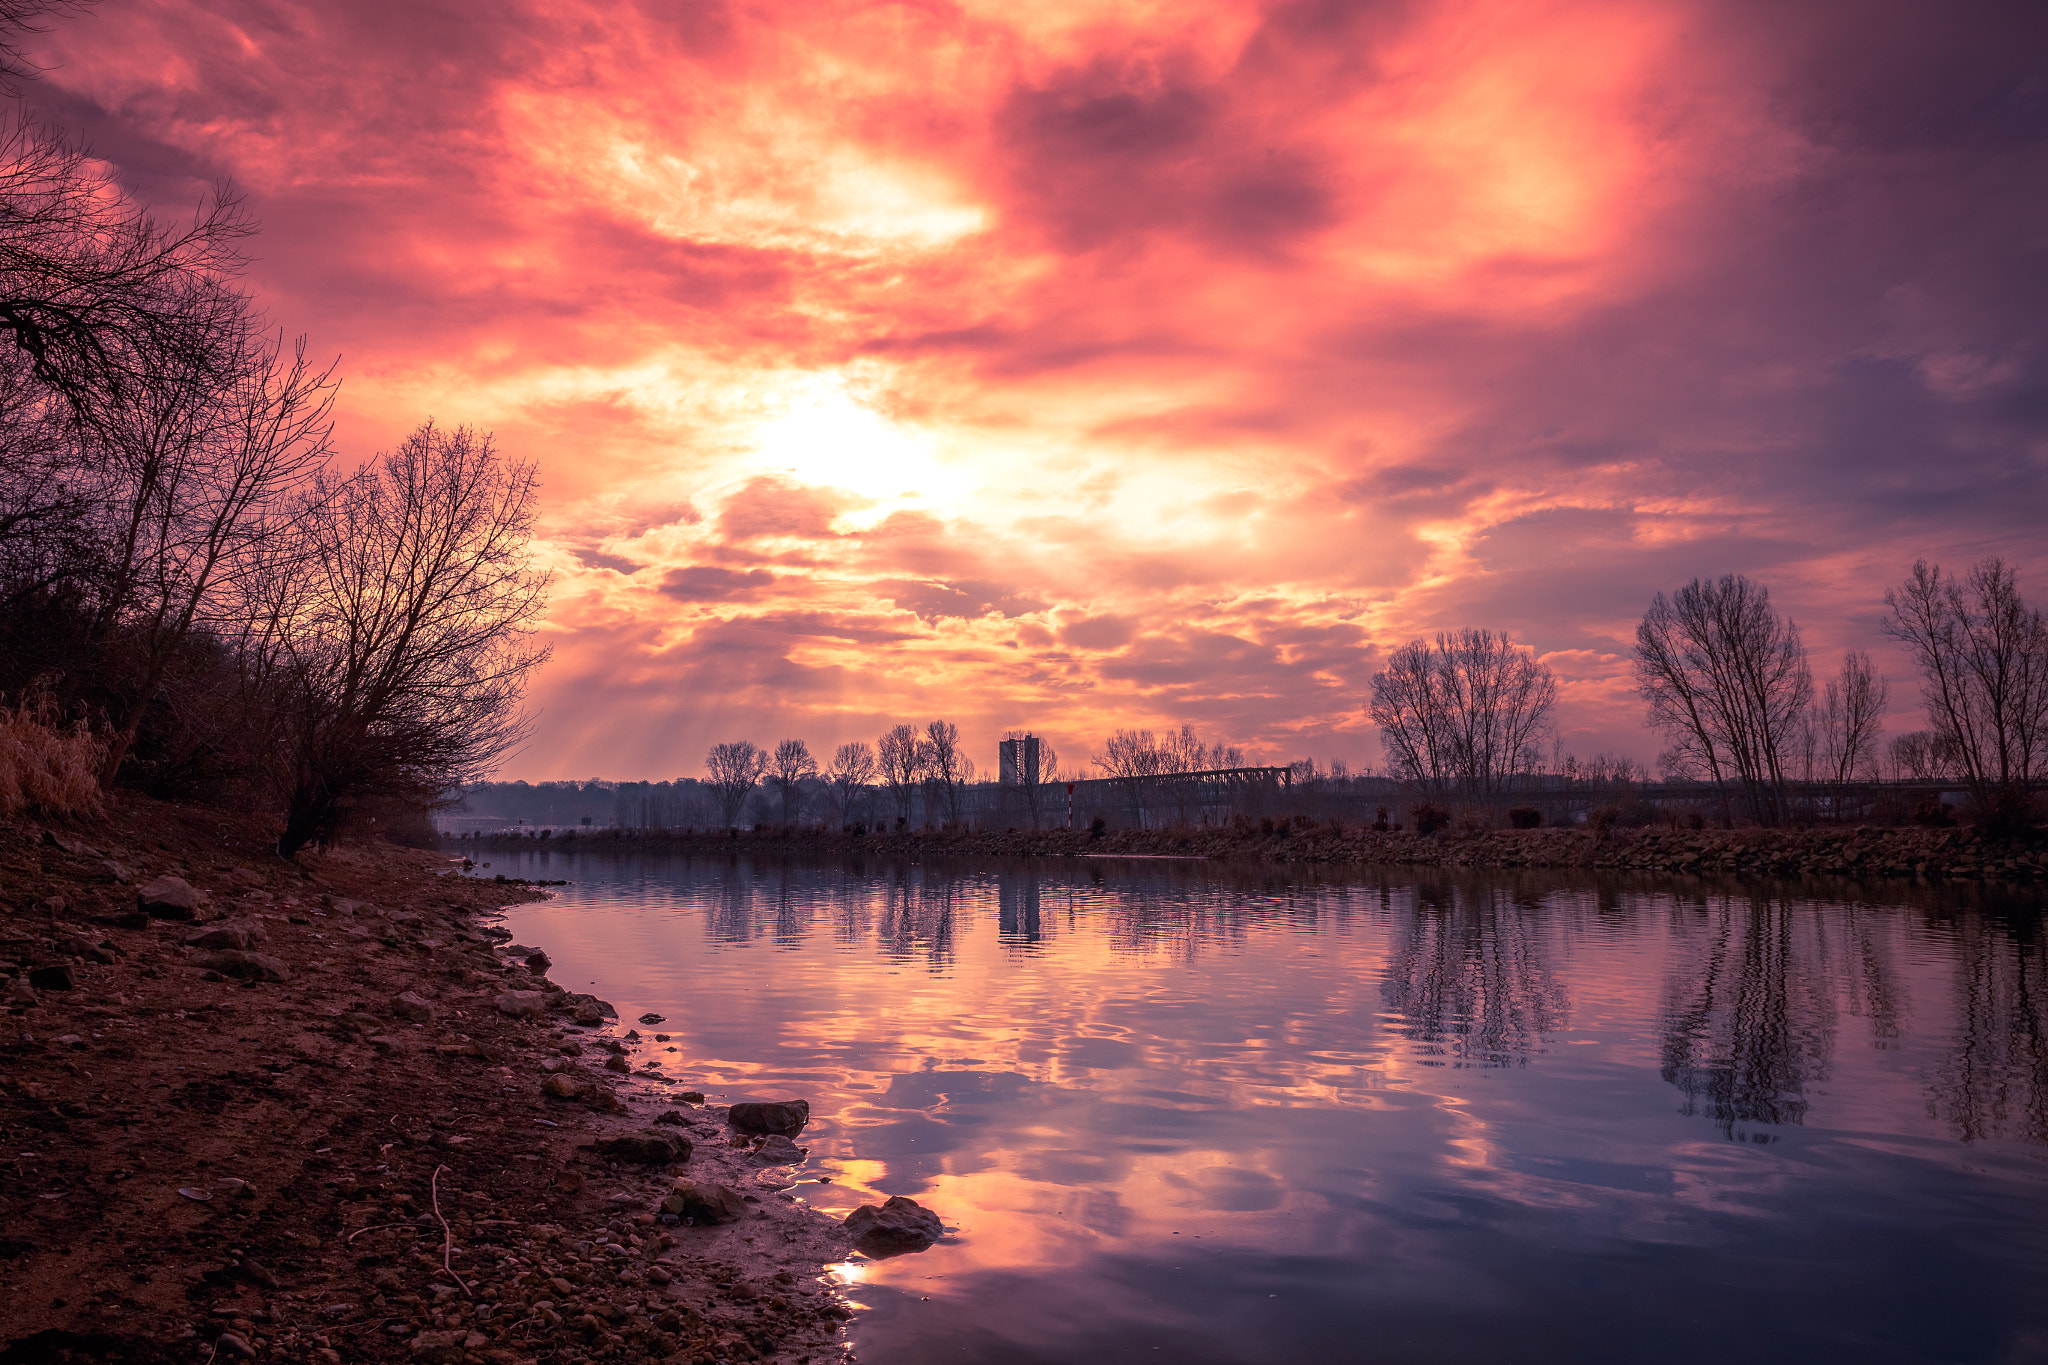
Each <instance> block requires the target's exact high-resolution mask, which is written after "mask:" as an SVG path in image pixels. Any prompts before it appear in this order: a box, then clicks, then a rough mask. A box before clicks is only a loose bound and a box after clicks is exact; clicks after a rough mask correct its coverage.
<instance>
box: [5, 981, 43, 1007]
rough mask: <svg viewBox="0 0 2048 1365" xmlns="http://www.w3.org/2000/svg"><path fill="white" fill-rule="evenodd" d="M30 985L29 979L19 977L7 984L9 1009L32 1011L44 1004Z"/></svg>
mask: <svg viewBox="0 0 2048 1365" xmlns="http://www.w3.org/2000/svg"><path fill="white" fill-rule="evenodd" d="M42 1003H43V1002H42V1001H41V1000H38V999H37V998H36V993H35V991H34V989H33V988H31V987H30V986H29V984H28V978H27V977H21V976H17V977H15V978H14V980H12V981H10V982H8V983H7V1006H8V1008H9V1009H17V1010H32V1009H34V1008H35V1007H36V1006H38V1005H40V1004H42Z"/></svg>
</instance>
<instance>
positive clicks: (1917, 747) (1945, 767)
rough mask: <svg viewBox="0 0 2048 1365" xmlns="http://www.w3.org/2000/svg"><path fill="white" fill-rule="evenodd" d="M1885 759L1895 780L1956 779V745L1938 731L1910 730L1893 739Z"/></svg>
mask: <svg viewBox="0 0 2048 1365" xmlns="http://www.w3.org/2000/svg"><path fill="white" fill-rule="evenodd" d="M1885 759H1886V761H1887V762H1888V763H1889V764H1890V765H1891V773H1892V777H1893V779H1894V780H1903V781H1907V782H1940V781H1946V780H1947V779H1949V778H1952V777H1954V776H1955V775H1956V772H1957V766H1958V765H1957V763H1956V752H1955V745H1954V744H1953V743H1951V742H1950V741H1949V739H1948V738H1947V737H1946V736H1944V735H1943V734H1941V733H1940V732H1939V731H1936V730H1909V731H1907V732H1906V733H1905V734H1903V735H1893V736H1892V742H1891V743H1890V744H1888V745H1886V746H1885Z"/></svg>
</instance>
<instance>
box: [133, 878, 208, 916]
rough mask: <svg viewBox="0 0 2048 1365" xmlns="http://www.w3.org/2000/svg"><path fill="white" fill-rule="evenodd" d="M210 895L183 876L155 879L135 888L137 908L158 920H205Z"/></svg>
mask: <svg viewBox="0 0 2048 1365" xmlns="http://www.w3.org/2000/svg"><path fill="white" fill-rule="evenodd" d="M207 904H208V901H207V896H206V893H205V892H203V891H198V890H195V889H194V888H193V886H192V884H191V883H190V882H188V881H186V880H185V879H184V878H182V877H152V878H150V879H149V880H148V881H146V882H144V883H143V884H142V885H141V886H138V887H136V888H135V905H136V908H137V909H139V910H141V911H142V912H143V913H144V914H146V915H150V916H153V917H154V918H156V919H176V920H202V919H205V918H206V908H207Z"/></svg>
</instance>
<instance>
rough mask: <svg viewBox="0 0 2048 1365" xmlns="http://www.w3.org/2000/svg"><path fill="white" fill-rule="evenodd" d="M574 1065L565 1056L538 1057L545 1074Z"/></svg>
mask: <svg viewBox="0 0 2048 1365" xmlns="http://www.w3.org/2000/svg"><path fill="white" fill-rule="evenodd" d="M575 1065H576V1063H574V1062H572V1061H570V1060H569V1059H568V1058H567V1057H543V1058H541V1059H540V1069H541V1073H542V1074H543V1075H547V1076H552V1075H554V1074H556V1073H557V1072H561V1071H567V1070H569V1068H571V1067H573V1066H575ZM655 1122H656V1123H659V1122H661V1120H660V1119H656V1120H655Z"/></svg>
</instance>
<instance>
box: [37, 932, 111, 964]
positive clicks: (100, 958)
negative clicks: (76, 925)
mask: <svg viewBox="0 0 2048 1365" xmlns="http://www.w3.org/2000/svg"><path fill="white" fill-rule="evenodd" d="M50 951H52V952H54V953H56V954H57V955H58V956H59V957H76V958H82V959H84V960H85V961H87V962H97V963H98V964H99V965H100V966H102V967H111V966H113V965H114V957H113V954H111V953H108V952H105V951H103V950H102V949H101V948H100V947H99V946H98V945H97V944H95V943H93V942H92V941H91V940H90V939H84V938H80V937H79V936H78V935H77V934H64V935H62V936H61V937H59V938H58V939H57V940H56V941H55V942H53V943H51V944H50Z"/></svg>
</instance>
